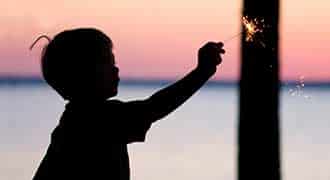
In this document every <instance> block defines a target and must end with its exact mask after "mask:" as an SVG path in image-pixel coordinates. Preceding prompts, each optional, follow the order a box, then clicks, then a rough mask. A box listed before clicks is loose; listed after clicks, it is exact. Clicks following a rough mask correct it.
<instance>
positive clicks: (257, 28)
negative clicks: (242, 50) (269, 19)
mask: <svg viewBox="0 0 330 180" xmlns="http://www.w3.org/2000/svg"><path fill="white" fill-rule="evenodd" d="M242 24H243V27H244V30H243V31H241V32H239V33H238V34H235V35H233V36H231V37H229V38H227V39H225V40H224V42H227V41H230V40H232V39H234V38H236V37H238V36H241V35H242V34H243V33H246V37H245V41H246V42H259V43H260V44H261V45H262V46H263V47H266V45H265V43H264V42H262V41H261V40H260V38H258V37H257V34H262V33H263V32H264V28H266V25H265V24H264V19H261V20H259V19H257V18H254V19H251V18H249V17H248V16H243V17H242Z"/></svg>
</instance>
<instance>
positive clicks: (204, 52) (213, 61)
mask: <svg viewBox="0 0 330 180" xmlns="http://www.w3.org/2000/svg"><path fill="white" fill-rule="evenodd" d="M224 53H225V50H224V49H223V43H222V42H218V43H215V42H208V43H207V44H205V45H204V46H203V47H201V48H200V49H199V51H198V66H197V68H199V69H201V70H203V71H208V72H212V73H215V71H216V66H217V65H219V64H220V63H221V61H222V59H221V56H220V54H224Z"/></svg>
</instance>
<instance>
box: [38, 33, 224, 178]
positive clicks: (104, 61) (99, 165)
mask: <svg viewBox="0 0 330 180" xmlns="http://www.w3.org/2000/svg"><path fill="white" fill-rule="evenodd" d="M112 46H113V45H112V41H111V39H110V38H109V37H107V36H106V35H105V34H104V33H102V32H101V31H99V30H96V29H91V28H84V29H74V30H67V31H64V32H61V33H59V34H58V35H56V36H55V38H54V39H53V40H51V41H50V43H49V44H48V45H47V46H46V47H45V48H44V50H43V54H42V59H41V66H42V73H43V76H44V79H45V80H46V82H47V83H48V84H49V85H50V86H51V87H52V88H54V89H55V90H56V91H57V92H58V93H59V94H60V95H61V96H62V97H63V98H64V99H65V100H67V101H68V103H67V104H66V108H65V111H64V112H63V115H62V117H61V119H60V122H59V124H58V126H57V127H56V128H55V130H54V131H53V132H52V134H51V142H50V145H49V147H48V150H47V153H46V155H45V156H44V158H43V160H42V162H41V164H40V166H39V168H38V170H37V172H36V174H35V176H34V180H40V179H42V180H52V179H54V180H55V179H56V180H66V179H68V180H83V179H93V180H96V179H109V180H110V179H112V180H129V159H128V153H127V144H129V143H133V142H143V141H144V140H145V136H146V132H147V131H148V129H149V128H150V126H151V124H152V123H153V122H155V121H157V120H159V119H162V118H163V117H165V116H166V115H168V114H169V113H171V112H172V111H173V110H175V109H176V108H177V107H179V106H180V105H181V104H182V103H184V102H185V101H186V100H187V99H188V98H189V97H191V96H192V95H193V93H195V92H196V91H197V90H198V89H199V88H200V87H201V86H202V85H203V84H204V83H205V82H206V81H207V80H208V79H209V78H210V77H211V76H212V75H213V74H214V73H215V72H216V66H217V65H218V64H220V63H221V57H220V54H221V53H224V50H223V49H222V46H223V44H222V43H213V42H209V43H207V44H206V45H205V46H203V47H202V48H201V49H200V50H199V52H198V65H197V67H196V68H195V69H194V70H192V71H191V72H190V73H189V74H188V75H186V76H185V77H184V78H183V79H181V80H179V81H178V82H176V83H174V84H173V85H170V86H168V87H166V88H164V89H162V90H160V91H158V92H157V93H155V94H153V95H152V96H150V97H149V98H147V99H143V100H137V101H129V102H122V101H119V100H108V99H109V98H110V97H113V96H115V95H116V94H117V86H118V82H119V76H118V72H119V70H118V68H117V67H116V64H115V57H114V55H113V53H112Z"/></svg>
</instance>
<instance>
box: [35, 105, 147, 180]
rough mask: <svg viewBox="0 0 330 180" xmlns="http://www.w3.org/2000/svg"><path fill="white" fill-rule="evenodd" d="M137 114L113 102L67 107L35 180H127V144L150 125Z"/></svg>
mask: <svg viewBox="0 0 330 180" xmlns="http://www.w3.org/2000/svg"><path fill="white" fill-rule="evenodd" d="M134 108H138V106H135V107H134ZM138 111H139V110H138V109H132V107H129V104H127V103H123V102H120V101H115V100H110V101H104V102H94V103H93V102H86V103H79V104H78V103H77V104H75V103H68V104H67V105H66V109H65V111H64V113H63V115H62V117H61V120H60V123H59V125H58V126H57V127H56V129H55V130H54V131H53V133H52V136H51V143H50V145H49V148H48V151H47V154H46V156H45V158H44V160H43V162H42V163H41V165H40V167H39V170H38V172H37V173H36V175H35V179H97V178H100V179H101V178H102V179H123V180H128V179H129V160H128V154H127V144H128V143H131V142H138V141H144V139H145V135H146V132H147V130H148V129H149V128H150V125H151V121H150V120H147V119H143V117H141V115H139V112H138ZM127 112H130V113H127Z"/></svg>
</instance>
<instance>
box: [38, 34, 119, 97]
mask: <svg viewBox="0 0 330 180" xmlns="http://www.w3.org/2000/svg"><path fill="white" fill-rule="evenodd" d="M112 46H113V45H112V41H111V39H110V38H109V37H107V36H106V35H105V34H104V33H102V32H101V31H99V30H97V29H91V28H83V29H73V30H66V31H63V32H61V33H59V34H57V35H56V36H55V37H54V39H53V40H52V41H51V42H50V43H49V44H48V45H47V46H46V47H45V48H44V50H43V54H42V58H41V68H42V73H43V76H44V78H45V80H46V82H47V83H48V84H49V85H50V86H51V87H53V88H54V89H55V90H56V91H57V92H58V93H59V94H60V95H61V96H62V97H63V98H64V99H66V100H78V101H79V100H83V99H89V100H100V99H102V100H104V99H107V98H109V97H112V96H115V95H116V94H117V86H118V82H119V77H118V68H117V67H116V66H115V59H114V55H113V53H112Z"/></svg>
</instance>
